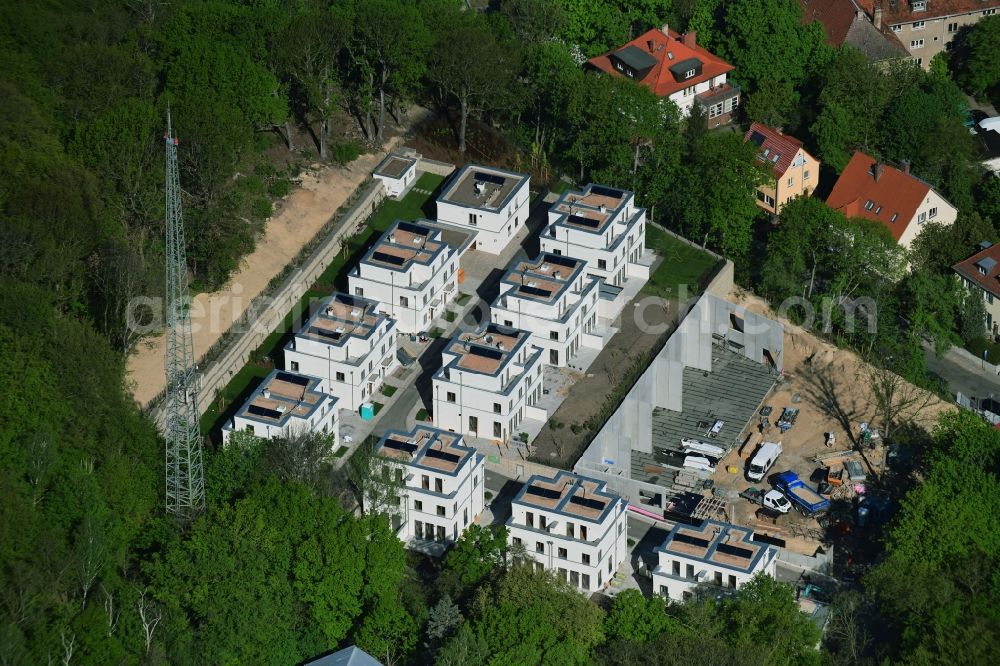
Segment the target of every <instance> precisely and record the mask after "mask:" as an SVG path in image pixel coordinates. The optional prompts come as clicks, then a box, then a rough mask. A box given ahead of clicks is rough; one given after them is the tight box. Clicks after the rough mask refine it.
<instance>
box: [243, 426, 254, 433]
mask: <svg viewBox="0 0 1000 666" xmlns="http://www.w3.org/2000/svg"><path fill="white" fill-rule="evenodd" d="M244 430H246V431H247V432H248V433H250V434H251V435H252V434H253V426H252V425H248V426H247V427H246V428H244Z"/></svg>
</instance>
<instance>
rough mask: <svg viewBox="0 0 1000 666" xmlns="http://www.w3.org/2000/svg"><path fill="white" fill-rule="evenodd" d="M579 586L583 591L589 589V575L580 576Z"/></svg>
mask: <svg viewBox="0 0 1000 666" xmlns="http://www.w3.org/2000/svg"><path fill="white" fill-rule="evenodd" d="M580 586H581V587H582V588H583V589H585V590H589V589H590V576H589V575H587V574H583V575H582V576H580Z"/></svg>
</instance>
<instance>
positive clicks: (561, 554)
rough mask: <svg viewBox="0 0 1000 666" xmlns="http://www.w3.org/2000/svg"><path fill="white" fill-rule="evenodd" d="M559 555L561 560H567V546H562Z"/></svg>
mask: <svg viewBox="0 0 1000 666" xmlns="http://www.w3.org/2000/svg"><path fill="white" fill-rule="evenodd" d="M558 557H559V559H560V560H565V559H566V549H565V548H560V549H559V553H558Z"/></svg>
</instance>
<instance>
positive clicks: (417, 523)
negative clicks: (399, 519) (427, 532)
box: [413, 520, 424, 538]
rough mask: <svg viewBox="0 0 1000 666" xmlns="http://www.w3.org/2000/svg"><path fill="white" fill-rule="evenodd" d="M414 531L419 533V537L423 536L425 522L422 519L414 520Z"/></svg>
mask: <svg viewBox="0 0 1000 666" xmlns="http://www.w3.org/2000/svg"><path fill="white" fill-rule="evenodd" d="M413 527H414V531H415V532H416V533H417V537H418V538H419V537H422V536H423V535H424V523H423V521H421V520H414V521H413Z"/></svg>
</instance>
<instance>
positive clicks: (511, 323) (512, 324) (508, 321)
mask: <svg viewBox="0 0 1000 666" xmlns="http://www.w3.org/2000/svg"><path fill="white" fill-rule="evenodd" d="M503 325H504V326H507V327H509V328H514V322H512V321H511V320H510V319H504V320H503Z"/></svg>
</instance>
